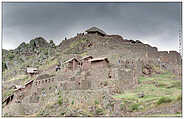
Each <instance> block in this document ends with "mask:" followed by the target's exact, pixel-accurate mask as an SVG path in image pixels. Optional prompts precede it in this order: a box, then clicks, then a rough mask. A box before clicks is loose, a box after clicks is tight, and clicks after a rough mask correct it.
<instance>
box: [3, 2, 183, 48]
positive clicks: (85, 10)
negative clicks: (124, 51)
mask: <svg viewBox="0 0 184 119" xmlns="http://www.w3.org/2000/svg"><path fill="white" fill-rule="evenodd" d="M92 26H96V27H98V28H100V29H102V30H104V31H105V32H106V33H107V34H119V35H121V36H122V37H124V38H125V39H133V40H140V41H142V42H144V43H148V44H150V45H152V46H156V47H158V50H177V51H178V48H179V46H178V44H179V42H178V41H179V40H178V39H179V30H180V28H181V3H3V48H5V49H14V48H16V47H18V46H19V45H20V43H22V42H23V41H24V42H26V43H28V42H29V41H30V40H31V39H33V38H35V37H39V36H42V37H43V38H45V39H46V40H53V41H54V42H55V43H56V44H59V43H60V42H61V41H62V40H63V39H64V37H67V38H71V37H74V36H75V35H76V34H77V33H80V32H84V31H85V30H86V29H88V28H90V27H92Z"/></svg>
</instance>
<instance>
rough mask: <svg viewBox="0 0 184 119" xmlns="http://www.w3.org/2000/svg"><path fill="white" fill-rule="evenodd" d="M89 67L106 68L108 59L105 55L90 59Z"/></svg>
mask: <svg viewBox="0 0 184 119" xmlns="http://www.w3.org/2000/svg"><path fill="white" fill-rule="evenodd" d="M89 62H90V65H91V66H90V67H91V68H92V69H93V68H107V67H108V66H109V60H108V58H106V57H102V58H94V59H90V60H89Z"/></svg>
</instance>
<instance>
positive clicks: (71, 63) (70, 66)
mask: <svg viewBox="0 0 184 119" xmlns="http://www.w3.org/2000/svg"><path fill="white" fill-rule="evenodd" d="M64 65H65V68H66V69H67V70H72V71H74V70H76V69H77V68H78V67H79V66H80V62H79V61H78V60H77V59H76V58H71V59H69V60H67V61H65V62H64Z"/></svg>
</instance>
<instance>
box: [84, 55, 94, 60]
mask: <svg viewBox="0 0 184 119" xmlns="http://www.w3.org/2000/svg"><path fill="white" fill-rule="evenodd" d="M86 58H93V56H91V55H89V56H84V57H82V58H81V60H83V59H86Z"/></svg>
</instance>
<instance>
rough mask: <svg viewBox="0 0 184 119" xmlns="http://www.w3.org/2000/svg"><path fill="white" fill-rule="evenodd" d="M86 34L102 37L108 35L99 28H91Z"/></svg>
mask: <svg viewBox="0 0 184 119" xmlns="http://www.w3.org/2000/svg"><path fill="white" fill-rule="evenodd" d="M86 32H87V33H88V34H95V35H100V36H105V35H106V33H105V32H104V31H103V30H101V29H99V28H97V27H91V28H89V29H88V30H86Z"/></svg>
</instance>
